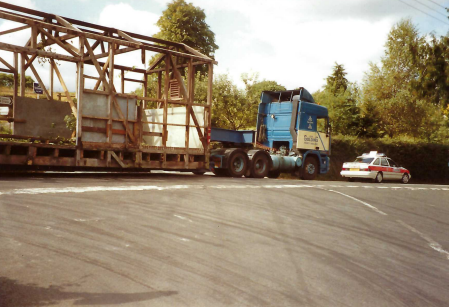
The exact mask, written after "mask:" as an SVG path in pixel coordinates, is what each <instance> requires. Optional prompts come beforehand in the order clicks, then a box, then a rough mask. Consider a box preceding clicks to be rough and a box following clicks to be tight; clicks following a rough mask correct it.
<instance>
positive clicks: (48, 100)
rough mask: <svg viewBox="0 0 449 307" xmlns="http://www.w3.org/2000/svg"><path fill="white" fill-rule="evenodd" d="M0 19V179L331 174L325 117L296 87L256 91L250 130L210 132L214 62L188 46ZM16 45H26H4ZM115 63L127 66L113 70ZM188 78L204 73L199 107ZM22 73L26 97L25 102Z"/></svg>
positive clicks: (7, 10)
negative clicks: (4, 90)
mask: <svg viewBox="0 0 449 307" xmlns="http://www.w3.org/2000/svg"><path fill="white" fill-rule="evenodd" d="M0 19H4V20H7V21H10V23H8V24H10V25H11V27H12V28H11V29H7V30H5V31H2V32H1V33H0V51H2V54H1V57H0V63H1V64H0V71H1V72H2V73H6V74H10V75H11V79H12V85H11V92H10V93H8V94H6V95H5V94H4V95H3V96H4V97H0V108H1V109H2V110H0V111H1V112H0V124H1V123H2V122H3V123H10V125H11V128H12V131H11V132H10V133H3V134H0V171H5V170H6V171H16V170H24V171H30V170H31V171H32V170H40V171H47V170H48V171H103V172H104V171H107V172H117V171H126V172H148V171H151V170H168V171H174V170H175V171H184V172H186V171H188V172H194V173H196V174H203V173H204V172H206V171H208V170H212V171H213V172H214V173H215V174H216V175H219V176H232V177H240V176H246V177H254V178H262V177H265V176H268V177H277V176H279V174H280V173H281V172H290V173H297V174H298V175H299V176H300V177H302V178H304V179H314V178H315V177H316V175H317V174H323V173H326V172H327V171H328V169H329V155H330V127H329V119H328V113H327V109H326V108H325V107H323V106H320V105H318V104H316V103H315V102H314V100H313V97H312V96H311V95H310V94H309V93H308V92H307V91H306V90H305V89H303V88H301V89H298V90H293V91H281V92H268V91H266V92H263V93H262V95H261V102H260V104H259V111H258V115H257V127H256V130H255V131H231V130H224V129H218V128H212V127H211V112H212V84H213V79H212V77H213V65H214V64H217V62H216V61H215V60H214V59H212V58H210V57H208V56H206V55H203V54H201V53H200V52H198V51H196V50H194V49H192V48H191V47H189V46H187V45H185V44H182V43H175V42H170V41H165V40H161V39H157V38H153V37H149V36H144V35H141V34H136V33H132V32H127V31H122V30H118V29H115V28H109V27H104V26H101V25H96V24H92V23H88V22H84V21H80V20H76V19H73V18H67V17H63V16H59V15H55V14H50V13H46V12H41V11H36V10H31V9H28V8H24V7H20V6H16V5H12V4H9V3H5V2H1V1H0ZM11 21H12V22H11ZM17 24H19V25H18V26H17V27H15V25H17ZM5 34H9V35H8V36H6V35H5ZM17 34H18V35H17ZM25 34H28V35H29V39H28V40H27V41H26V42H23V44H25V45H23V44H22V43H17V41H15V40H12V41H11V40H8V39H7V38H11V37H14V36H15V35H17V37H20V38H23V37H25ZM5 53H6V54H9V55H10V56H9V57H7V56H5V55H4V54H5ZM125 53H126V54H132V55H133V56H132V57H128V58H127V59H125V60H123V57H122V54H125ZM3 57H4V58H3ZM130 58H132V59H134V60H135V61H136V63H134V64H135V65H132V64H129V63H128V61H129V59H130ZM150 58H151V59H152V62H151V64H150V65H149V66H148V67H147V66H146V65H145V64H146V61H147V59H150ZM37 62H39V63H37ZM38 65H39V67H38ZM131 65H132V66H131ZM37 67H38V68H39V69H37ZM44 68H47V72H46V77H48V82H44V81H43V77H42V74H43V69H44ZM70 69H71V70H70ZM197 71H202V72H203V73H204V72H206V74H207V89H206V97H204V98H199V97H196V96H195V92H196V91H195V89H196V87H195V82H194V81H195V74H196V72H197ZM28 73H30V74H31V73H32V75H33V76H34V79H35V80H36V81H37V82H36V86H35V93H36V94H32V93H31V94H30V92H29V91H27V81H26V78H25V76H26V74H28ZM73 76H76V78H73ZM69 81H70V82H73V83H75V84H74V85H73V84H72V86H71V85H70V82H69ZM57 82H58V83H59V85H60V88H62V92H61V93H59V94H57V93H55V91H54V90H55V84H56V83H57ZM132 83H133V84H136V83H137V84H138V85H140V86H141V88H140V90H139V91H135V89H136V87H135V86H132V87H130V86H129V85H130V84H132ZM69 88H76V91H75V95H73V93H71V92H69V90H68V89H69ZM130 88H132V89H134V90H133V91H129V89H130ZM149 89H151V90H149ZM73 96H74V97H73ZM39 98H40V99H39ZM5 110H6V111H5ZM211 141H212V144H213V145H214V146H216V144H219V146H218V147H219V148H216V147H213V148H212V147H211Z"/></svg>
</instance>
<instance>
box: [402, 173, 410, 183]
mask: <svg viewBox="0 0 449 307" xmlns="http://www.w3.org/2000/svg"><path fill="white" fill-rule="evenodd" d="M409 180H410V176H409V175H408V174H407V173H405V174H404V175H403V176H402V183H404V184H406V183H408V181H409Z"/></svg>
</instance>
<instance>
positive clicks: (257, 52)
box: [159, 0, 415, 91]
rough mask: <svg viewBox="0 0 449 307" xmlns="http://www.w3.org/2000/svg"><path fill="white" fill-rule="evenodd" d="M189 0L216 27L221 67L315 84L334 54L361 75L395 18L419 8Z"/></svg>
mask: <svg viewBox="0 0 449 307" xmlns="http://www.w3.org/2000/svg"><path fill="white" fill-rule="evenodd" d="M159 2H161V3H164V2H166V1H164V0H159ZM189 2H190V1H189ZM191 2H193V4H194V5H196V6H199V7H201V8H203V9H204V10H205V12H206V16H207V22H208V24H209V25H210V26H211V29H212V30H213V31H214V32H215V34H216V42H217V44H218V45H219V46H220V49H219V50H217V51H216V53H215V56H216V59H217V61H218V62H219V65H218V67H217V69H216V72H218V73H226V72H229V73H230V75H231V76H232V77H233V79H234V81H236V82H240V81H239V80H240V75H241V73H243V72H249V71H255V72H259V75H260V78H261V79H268V80H275V81H277V82H278V83H280V84H282V85H284V86H286V87H287V88H294V87H298V86H304V87H306V88H308V89H310V90H311V91H315V90H317V89H319V88H320V87H321V86H322V85H323V84H324V80H323V79H324V78H325V77H327V76H328V75H329V74H330V73H331V72H332V67H333V66H334V64H335V62H338V63H339V64H343V65H344V66H345V68H346V70H347V72H348V76H347V77H348V79H349V80H350V81H361V80H362V78H363V75H364V72H365V71H366V70H367V69H368V63H369V62H370V61H378V60H379V59H380V56H381V55H382V54H383V49H384V44H385V42H386V38H387V34H388V32H389V31H390V29H391V27H392V26H393V24H394V23H395V22H397V21H399V19H400V18H401V17H404V16H406V15H404V14H414V13H415V11H414V10H413V9H412V8H410V7H409V6H406V5H403V4H402V3H400V2H399V1H385V0H364V1H360V0H340V1H335V0H314V1H310V0H278V1H272V0H259V1H257V4H255V3H254V1H251V0H227V1H218V0H191Z"/></svg>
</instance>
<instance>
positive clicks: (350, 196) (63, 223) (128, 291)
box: [0, 174, 449, 307]
mask: <svg viewBox="0 0 449 307" xmlns="http://www.w3.org/2000/svg"><path fill="white" fill-rule="evenodd" d="M448 221H449V186H432V185H413V184H409V185H402V184H399V183H383V184H373V183H347V182H320V181H300V180H298V181H296V180H273V179H244V178H242V179H232V178H217V177H214V176H207V175H205V176H194V175H189V174H151V175H146V176H142V175H141V176H134V175H132V176H114V175H90V176H87V175H77V174H68V175H63V176H61V175H35V176H29V177H12V178H7V177H2V178H0V247H1V248H0V306H2V307H20V306H72V305H76V306H78V305H80V306H115V305H120V306H354V307H355V306H357V307H360V306H376V307H379V306H407V307H411V306H426V307H428V306H448V305H449V236H448V234H449V222H448Z"/></svg>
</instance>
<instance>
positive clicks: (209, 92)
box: [204, 63, 214, 168]
mask: <svg viewBox="0 0 449 307" xmlns="http://www.w3.org/2000/svg"><path fill="white" fill-rule="evenodd" d="M208 65H209V71H208V76H207V116H204V126H205V128H204V132H205V134H204V135H208V132H209V131H208V130H209V129H210V128H211V124H212V123H211V121H212V114H211V110H212V87H213V80H214V64H213V63H209V64H208ZM205 115H206V114H205ZM206 143H207V142H206ZM206 147H207V148H204V153H205V154H206V167H207V168H208V167H209V155H208V154H207V152H208V151H209V144H207V146H206Z"/></svg>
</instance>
